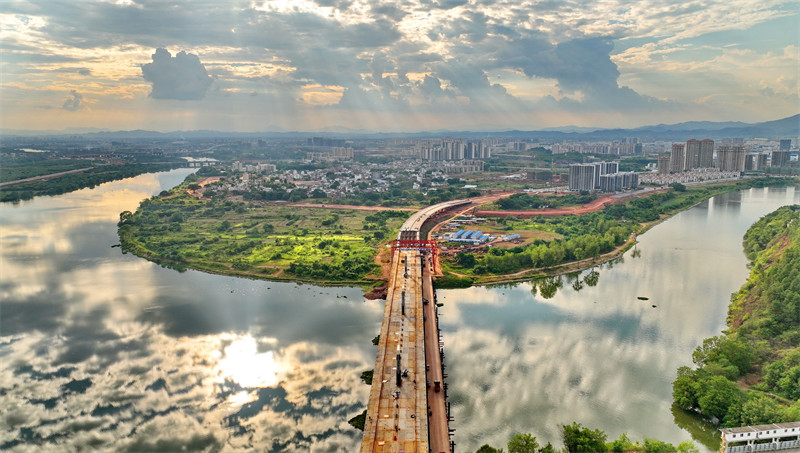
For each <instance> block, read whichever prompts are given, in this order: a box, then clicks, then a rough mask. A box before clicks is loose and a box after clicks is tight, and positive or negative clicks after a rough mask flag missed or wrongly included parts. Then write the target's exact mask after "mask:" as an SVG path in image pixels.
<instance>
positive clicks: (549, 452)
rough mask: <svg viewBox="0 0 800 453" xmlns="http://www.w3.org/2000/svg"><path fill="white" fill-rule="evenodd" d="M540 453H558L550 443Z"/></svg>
mask: <svg viewBox="0 0 800 453" xmlns="http://www.w3.org/2000/svg"><path fill="white" fill-rule="evenodd" d="M539 453H556V449H555V447H553V444H551V443H550V442H548V443H547V445H545V446H544V447H542V448H540V449H539Z"/></svg>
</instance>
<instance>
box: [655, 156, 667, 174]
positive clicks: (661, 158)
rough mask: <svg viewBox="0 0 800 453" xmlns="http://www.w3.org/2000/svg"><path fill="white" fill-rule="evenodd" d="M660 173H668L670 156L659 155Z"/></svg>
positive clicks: (658, 167)
mask: <svg viewBox="0 0 800 453" xmlns="http://www.w3.org/2000/svg"><path fill="white" fill-rule="evenodd" d="M656 168H657V169H658V173H659V174H661V175H666V174H667V173H669V156H658V166H657V167H656Z"/></svg>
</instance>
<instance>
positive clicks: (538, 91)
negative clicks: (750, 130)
mask: <svg viewBox="0 0 800 453" xmlns="http://www.w3.org/2000/svg"><path fill="white" fill-rule="evenodd" d="M799 11H800V2H797V1H781V0H770V1H760V2H755V1H746V0H740V1H706V2H658V1H637V2H623V1H621V0H619V1H612V2H603V3H597V4H595V3H594V2H587V3H586V4H579V3H577V2H551V1H522V2H516V1H510V0H499V1H493V2H476V1H468V0H409V1H404V2H381V1H378V0H352V1H351V0H316V1H310V0H288V1H267V2H263V3H261V2H259V3H258V4H256V3H255V2H223V3H219V2H205V1H204V2H190V3H177V4H168V3H166V2H159V1H132V0H119V1H115V2H110V1H109V2H99V1H98V2H80V3H77V4H71V3H62V2H57V1H51V0H40V1H26V2H17V1H10V2H4V3H3V5H2V6H0V31H1V32H2V39H0V52H2V54H3V58H2V60H0V73H1V74H2V79H1V80H0V125H2V127H3V128H4V129H33V130H37V129H38V130H58V129H64V128H75V127H96V128H104V129H114V130H132V129H148V130H157V131H171V130H196V129H214V130H221V131H241V132H257V131H265V130H318V129H324V128H353V129H360V130H370V131H387V132H413V131H421V130H434V129H459V130H467V129H481V130H498V129H523V130H532V129H541V128H549V127H559V126H579V127H598V128H603V127H627V128H632V127H639V126H644V125H648V124H657V123H679V122H683V121H693V120H694V121H746V122H761V121H770V120H775V119H777V118H783V117H788V116H791V115H794V114H797V113H798V111H797V110H798V107H797V106H798V102H799V101H800V97H798V88H797V87H798V79H797V65H798V51H800V43H798V17H799V15H800V13H799Z"/></svg>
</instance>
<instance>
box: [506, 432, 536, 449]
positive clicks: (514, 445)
mask: <svg viewBox="0 0 800 453" xmlns="http://www.w3.org/2000/svg"><path fill="white" fill-rule="evenodd" d="M538 449H539V442H536V437H535V436H533V435H531V434H530V433H524V434H523V433H517V434H514V437H512V438H511V440H509V441H508V453H536V451H537V450H538Z"/></svg>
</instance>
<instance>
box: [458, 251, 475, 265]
mask: <svg viewBox="0 0 800 453" xmlns="http://www.w3.org/2000/svg"><path fill="white" fill-rule="evenodd" d="M456 263H458V265H459V266H461V267H466V268H471V267H475V255H473V254H472V253H464V252H458V253H456Z"/></svg>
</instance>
